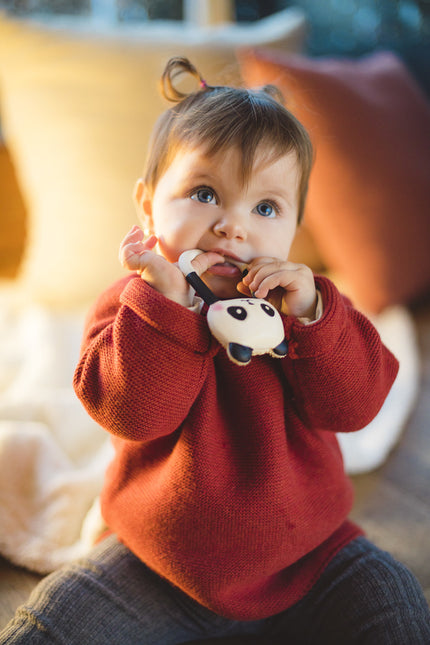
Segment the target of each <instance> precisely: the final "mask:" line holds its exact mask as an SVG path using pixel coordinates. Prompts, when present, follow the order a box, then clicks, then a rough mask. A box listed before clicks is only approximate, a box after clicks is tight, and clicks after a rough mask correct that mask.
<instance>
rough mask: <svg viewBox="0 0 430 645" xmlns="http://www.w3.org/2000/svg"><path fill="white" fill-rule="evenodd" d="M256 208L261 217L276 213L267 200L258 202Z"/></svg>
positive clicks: (273, 215) (272, 215)
mask: <svg viewBox="0 0 430 645" xmlns="http://www.w3.org/2000/svg"><path fill="white" fill-rule="evenodd" d="M256 210H257V213H258V214H259V215H262V216H263V217H275V215H276V212H275V209H274V208H273V206H272V205H271V204H268V203H267V202H261V204H258V205H257V208H256Z"/></svg>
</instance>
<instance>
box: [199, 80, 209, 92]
mask: <svg viewBox="0 0 430 645" xmlns="http://www.w3.org/2000/svg"><path fill="white" fill-rule="evenodd" d="M207 86H208V84H207V83H206V81H205V79H204V78H201V79H200V88H201V89H202V90H205V89H206V88H207Z"/></svg>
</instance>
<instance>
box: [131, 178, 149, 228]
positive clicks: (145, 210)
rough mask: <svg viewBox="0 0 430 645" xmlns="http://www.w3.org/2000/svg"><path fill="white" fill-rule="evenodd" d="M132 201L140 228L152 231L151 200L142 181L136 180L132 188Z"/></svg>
mask: <svg viewBox="0 0 430 645" xmlns="http://www.w3.org/2000/svg"><path fill="white" fill-rule="evenodd" d="M133 201H134V206H135V208H136V213H137V216H138V218H139V221H140V223H141V224H142V228H143V229H144V230H146V231H152V199H151V196H150V193H149V190H148V188H147V187H146V184H145V183H144V181H143V179H141V178H140V179H138V180H137V181H136V184H135V186H134V191H133Z"/></svg>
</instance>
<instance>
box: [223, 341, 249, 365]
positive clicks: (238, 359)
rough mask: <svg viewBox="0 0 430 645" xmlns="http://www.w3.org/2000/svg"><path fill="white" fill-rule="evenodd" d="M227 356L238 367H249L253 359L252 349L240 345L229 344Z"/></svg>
mask: <svg viewBox="0 0 430 645" xmlns="http://www.w3.org/2000/svg"><path fill="white" fill-rule="evenodd" d="M227 354H228V357H229V358H230V360H232V361H233V362H234V363H237V364H238V365H247V364H248V363H249V362H250V360H251V357H252V349H251V348H250V347H246V346H245V345H239V343H229V344H228V347H227Z"/></svg>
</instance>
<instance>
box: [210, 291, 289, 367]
mask: <svg viewBox="0 0 430 645" xmlns="http://www.w3.org/2000/svg"><path fill="white" fill-rule="evenodd" d="M207 320H208V325H209V328H210V330H211V332H212V334H213V335H214V336H215V338H217V340H218V341H219V342H220V343H221V345H224V346H226V345H227V344H228V343H236V344H238V345H244V346H247V347H250V348H251V349H252V350H253V354H263V353H265V352H267V351H268V350H269V349H271V348H273V347H276V346H277V345H279V344H280V343H281V342H282V341H283V339H284V325H283V323H282V319H281V317H280V315H279V313H278V311H277V310H276V309H275V308H274V307H273V306H272V305H271V304H270V303H269V302H267V301H266V300H262V299H260V298H235V299H233V300H218V301H217V302H215V303H214V304H212V305H211V306H210V307H209V309H208V315H207Z"/></svg>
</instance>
